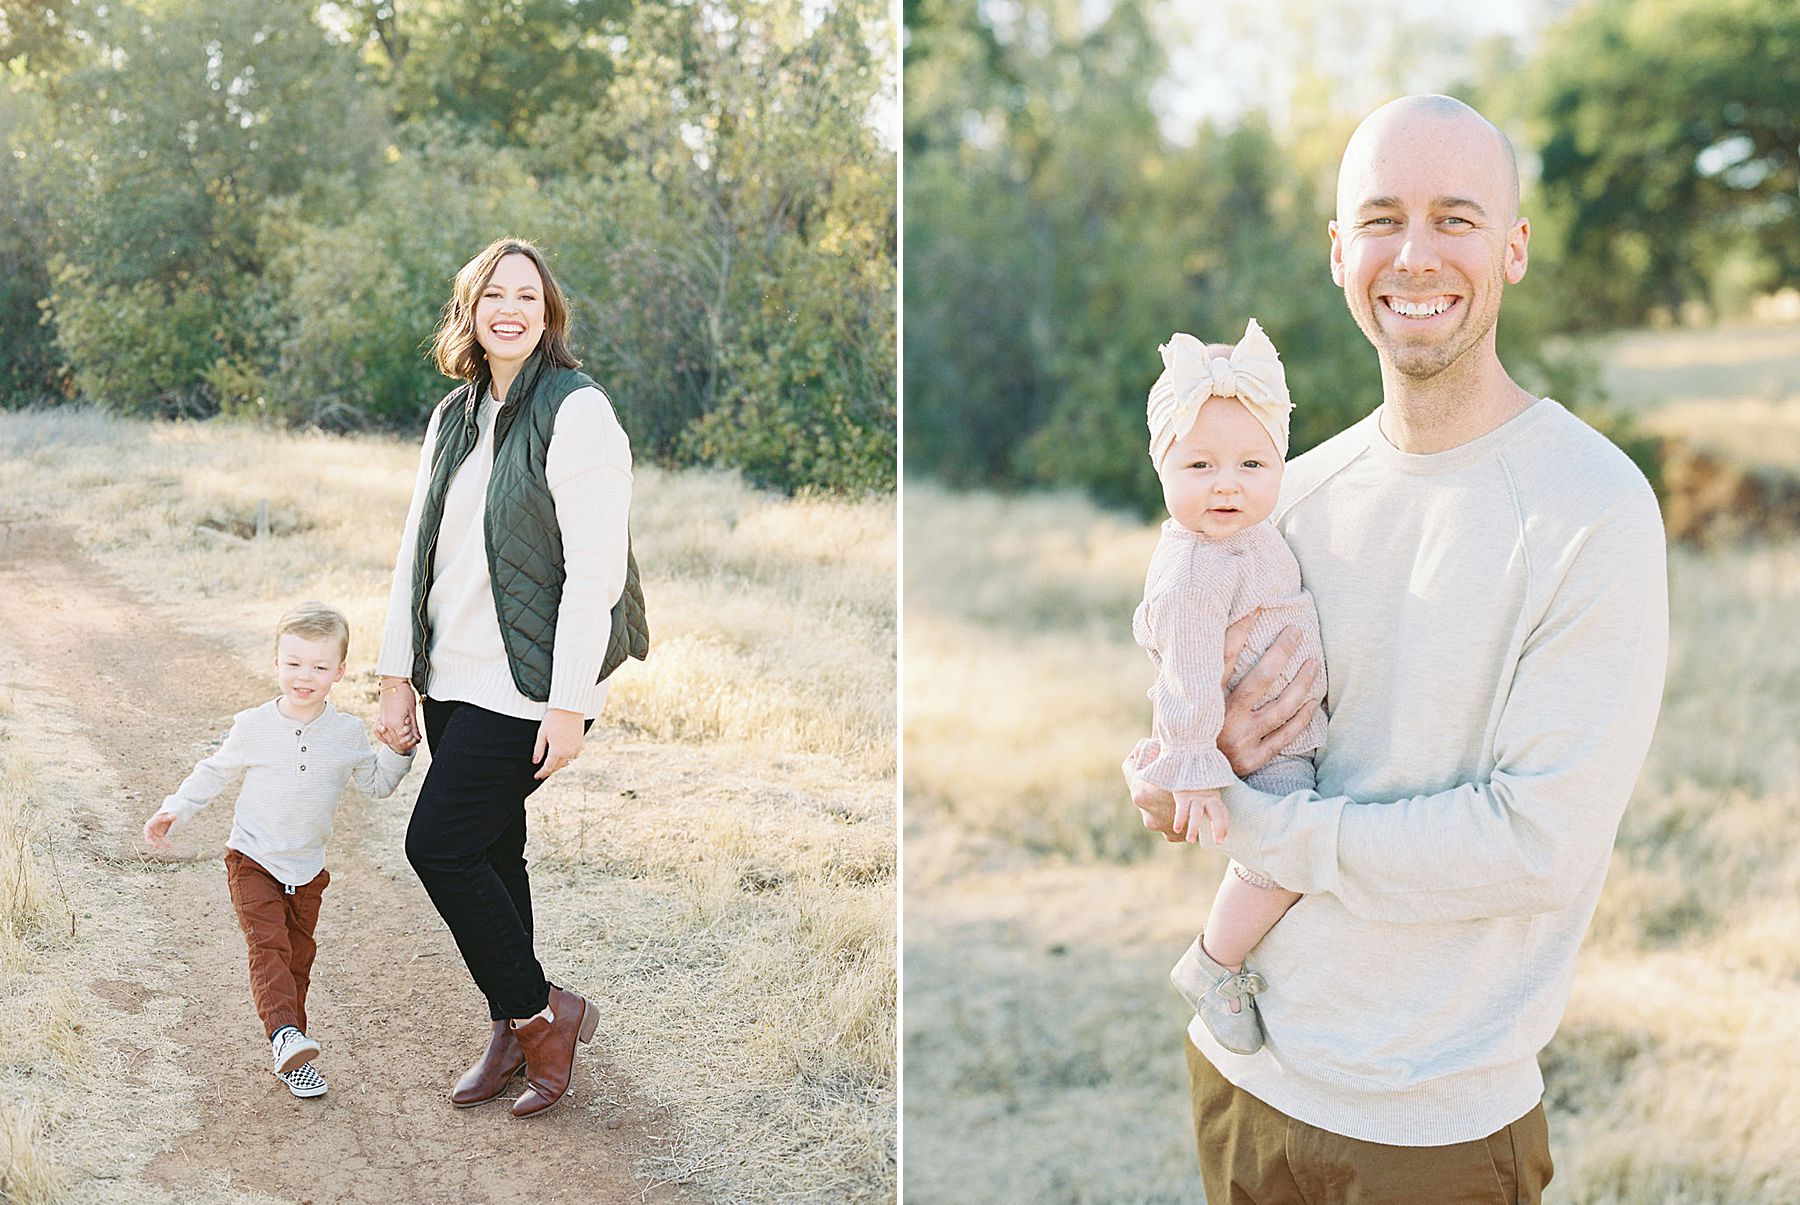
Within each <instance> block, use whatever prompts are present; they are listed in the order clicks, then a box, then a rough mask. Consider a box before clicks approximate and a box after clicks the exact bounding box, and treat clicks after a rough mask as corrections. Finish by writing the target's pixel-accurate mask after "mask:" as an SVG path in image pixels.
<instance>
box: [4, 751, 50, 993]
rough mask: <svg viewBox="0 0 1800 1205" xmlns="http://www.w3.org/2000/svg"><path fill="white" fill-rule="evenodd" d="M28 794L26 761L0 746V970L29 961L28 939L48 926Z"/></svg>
mask: <svg viewBox="0 0 1800 1205" xmlns="http://www.w3.org/2000/svg"><path fill="white" fill-rule="evenodd" d="M30 795H31V767H30V765H29V763H27V762H26V761H25V758H24V756H23V755H22V754H20V753H19V752H18V751H17V750H15V749H5V748H4V745H0V972H6V971H19V970H23V969H24V968H25V967H26V966H28V965H30V962H31V952H30V949H29V947H28V945H27V942H28V941H29V940H30V939H31V938H32V937H33V936H34V935H37V934H41V933H43V932H44V931H45V930H47V929H48V928H49V927H50V917H51V910H52V906H51V898H50V891H49V887H48V874H47V872H46V871H45V870H42V869H40V867H39V858H38V855H37V854H36V853H34V852H33V850H32V842H31V832H30V827H29V819H28V817H27V815H26V808H27V805H28V800H29V799H30Z"/></svg>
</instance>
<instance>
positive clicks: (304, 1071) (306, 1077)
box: [275, 1063, 325, 1097]
mask: <svg viewBox="0 0 1800 1205" xmlns="http://www.w3.org/2000/svg"><path fill="white" fill-rule="evenodd" d="M275 1078H276V1079H278V1080H280V1081H281V1082H282V1083H284V1084H286V1085H287V1090H288V1091H289V1092H292V1093H293V1094H294V1095H295V1096H300V1097H306V1096H323V1095H325V1077H324V1076H322V1075H320V1074H319V1071H318V1068H316V1067H314V1066H313V1065H312V1064H311V1063H301V1064H300V1065H299V1066H298V1067H296V1068H294V1069H293V1070H292V1071H277V1072H276V1073H275Z"/></svg>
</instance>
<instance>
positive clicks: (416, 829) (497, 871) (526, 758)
mask: <svg viewBox="0 0 1800 1205" xmlns="http://www.w3.org/2000/svg"><path fill="white" fill-rule="evenodd" d="M424 711H425V736H426V739H427V740H429V741H430V744H431V769H430V771H429V772H427V773H426V775H425V782H424V784H423V785H421V786H420V788H419V798H418V802H417V803H416V804H415V805H414V806H413V814H412V823H411V824H409V825H408V826H407V829H406V860H407V861H409V862H411V863H412V867H413V870H414V872H415V873H417V874H418V876H419V881H420V882H421V883H423V884H424V885H425V892H426V894H427V895H429V896H430V897H431V902H432V905H433V906H434V907H436V908H437V910H438V915H439V916H441V917H443V918H444V923H445V924H446V925H448V926H450V934H451V936H452V937H454V938H455V939H456V948H457V949H458V950H460V951H461V952H462V957H463V962H464V963H466V964H467V965H468V968H469V974H470V975H471V976H472V977H473V978H474V980H475V986H476V987H478V988H480V989H481V994H482V995H484V996H486V997H487V1001H488V1016H489V1017H490V1018H491V1019H493V1020H495V1021H499V1020H502V1019H503V1018H507V1017H529V1016H532V1015H533V1014H535V1013H539V1012H542V1011H543V1010H544V1007H545V1006H546V1005H547V1004H549V1003H550V984H549V982H548V981H547V980H545V978H544V968H543V967H541V966H540V965H538V960H537V955H536V954H534V953H533V952H532V946H531V880H530V878H529V877H528V876H527V875H526V873H525V800H526V798H527V797H528V796H529V795H530V794H531V793H532V792H533V791H535V790H537V789H538V787H540V786H542V785H543V784H542V783H540V782H539V781H538V780H537V779H535V778H533V777H532V775H533V774H535V773H537V767H536V766H534V765H532V763H531V752H532V746H533V745H534V744H536V743H537V733H538V722H537V721H536V720H521V719H518V718H516V717H514V716H508V715H500V714H499V713H497V712H493V711H488V710H487V709H486V708H482V707H477V706H475V705H474V704H473V703H458V702H440V701H439V700H437V699H426V700H424ZM592 723H593V721H592V720H589V721H588V725H590V726H591V725H592ZM584 730H585V728H584Z"/></svg>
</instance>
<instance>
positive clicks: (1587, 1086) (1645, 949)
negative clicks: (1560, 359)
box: [903, 325, 1800, 1205]
mask: <svg viewBox="0 0 1800 1205" xmlns="http://www.w3.org/2000/svg"><path fill="white" fill-rule="evenodd" d="M1602 354H1604V355H1605V356H1606V369H1607V380H1608V382H1609V385H1610V386H1611V388H1612V391H1613V393H1614V400H1615V402H1616V403H1618V404H1620V405H1621V406H1627V407H1629V408H1630V409H1631V411H1632V412H1633V413H1634V415H1635V416H1636V417H1637V418H1638V419H1639V420H1641V421H1643V422H1644V423H1646V424H1647V425H1649V426H1650V427H1652V428H1653V429H1655V430H1658V431H1661V432H1664V433H1667V434H1671V435H1679V434H1683V433H1686V432H1689V431H1692V432H1694V433H1696V434H1697V433H1699V432H1701V431H1706V432H1708V433H1710V434H1712V435H1716V436H1718V437H1719V438H1720V439H1721V441H1722V443H1723V445H1724V446H1726V447H1728V448H1735V449H1742V450H1746V451H1754V453H1755V454H1756V456H1757V457H1758V458H1759V459H1760V460H1761V461H1762V462H1764V463H1773V464H1777V465H1781V464H1785V467H1786V468H1788V469H1790V470H1796V471H1800V327H1796V326H1793V325H1786V326H1754V325H1743V326H1739V327H1733V328H1729V329H1727V330H1725V331H1723V332H1717V331H1713V332H1707V331H1674V332H1659V333H1656V334H1654V335H1650V334H1644V335H1633V336H1629V337H1626V338H1623V339H1619V340H1615V341H1613V342H1612V343H1610V344H1608V345H1606V347H1605V348H1604V349H1603V353H1602ZM1677 369H1679V371H1678V372H1677V371H1676V370H1677ZM1628 393H1629V396H1627V394H1628ZM1739 418H1742V419H1743V421H1744V423H1748V422H1749V421H1750V420H1752V419H1753V420H1754V421H1755V423H1757V424H1764V425H1760V426H1757V427H1756V428H1755V431H1754V432H1750V431H1747V430H1746V429H1745V428H1744V426H1743V425H1742V424H1740V423H1738V422H1737V421H1735V420H1737V419H1739ZM1782 449H1788V450H1787V451H1783V450H1782ZM1154 543H1155V529H1154V524H1152V523H1148V522H1140V521H1138V520H1137V519H1136V518H1135V517H1128V516H1121V515H1118V514H1116V513H1108V512H1104V511H1101V510H1099V509H1097V508H1095V507H1093V506H1092V505H1090V504H1088V503H1087V502H1085V501H1083V500H1081V499H1078V498H1074V497H1069V496H1058V495H1039V496H1025V497H1014V498H1002V497H998V496H994V495H989V494H954V493H949V492H946V491H943V490H941V489H936V488H932V487H930V486H929V485H920V484H916V483H909V484H908V487H907V495H906V516H905V573H906V580H905V591H906V658H905V670H904V681H903V687H904V691H905V697H906V747H905V762H904V764H905V767H906V770H905V799H906V803H905V847H906V881H905V913H906V942H905V951H904V958H905V985H906V1009H905V1032H904V1035H903V1038H904V1050H905V1059H906V1117H905V1136H906V1185H905V1188H906V1191H905V1199H906V1201H907V1202H909V1203H911V1205H952V1203H956V1202H963V1201H975V1200H980V1201H992V1202H1026V1201H1029V1202H1034V1203H1039V1205H1054V1203H1063V1202H1069V1203H1073V1202H1083V1203H1089V1202H1091V1203H1095V1205H1098V1203H1101V1202H1105V1203H1107V1205H1114V1203H1123V1202H1168V1203H1171V1205H1174V1203H1177V1202H1179V1203H1183V1205H1191V1203H1192V1202H1196V1201H1198V1200H1200V1199H1201V1192H1200V1187H1199V1182H1198V1176H1197V1174H1196V1173H1195V1171H1194V1170H1193V1164H1194V1158H1193V1152H1192V1137H1191V1130H1190V1129H1189V1121H1188V1117H1187V1103H1186V1102H1187V1093H1186V1072H1185V1068H1184V1066H1183V1062H1182V1054H1181V1044H1182V1042H1183V1040H1184V1037H1183V1033H1182V1028H1183V1025H1184V1024H1185V1021H1186V1016H1185V1013H1184V1009H1183V1006H1182V1004H1181V1001H1180V1000H1179V998H1178V997H1177V996H1176V995H1175V993H1174V991H1173V990H1172V989H1171V988H1170V987H1169V984H1168V982H1167V979H1166V973H1167V968H1168V967H1169V965H1170V964H1171V963H1172V962H1173V961H1174V960H1175V958H1176V956H1177V955H1178V954H1179V953H1180V952H1181V950H1182V948H1183V947H1184V946H1185V945H1186V943H1187V942H1188V941H1189V940H1191V938H1192V935H1193V932H1194V930H1195V927H1196V926H1197V924H1198V923H1199V921H1200V920H1201V919H1202V918H1203V916H1204V914H1205V909H1206V907H1207V905H1208V903H1209V902H1210V900H1211V898H1212V893H1213V889H1214V887H1215V885H1216V883H1217V881H1218V876H1219V874H1220V872H1221V871H1222V869H1223V859H1222V858H1221V857H1220V856H1219V855H1216V854H1213V853H1209V852H1207V851H1203V850H1195V849H1191V848H1186V847H1182V846H1169V845H1165V844H1164V843H1163V842H1162V841H1161V840H1160V839H1158V838H1155V837H1153V836H1151V835H1150V834H1146V833H1145V832H1144V831H1143V830H1142V828H1141V827H1140V826H1139V824H1138V820H1137V817H1136V814H1135V813H1134V812H1133V811H1132V810H1131V809H1130V807H1129V806H1128V804H1127V803H1126V800H1125V798H1124V792H1123V788H1122V785H1121V783H1120V781H1119V773H1118V763H1119V760H1120V758H1121V757H1122V756H1123V754H1124V752H1125V751H1126V750H1127V749H1129V748H1130V746H1131V744H1132V742H1133V741H1134V740H1135V739H1136V738H1137V737H1138V736H1140V735H1142V734H1143V733H1144V732H1146V731H1148V724H1149V713H1148V706H1149V705H1148V703H1147V701H1146V700H1145V698H1144V691H1145V688H1146V687H1147V686H1148V685H1149V681H1150V676H1151V674H1150V667H1149V663H1148V661H1147V659H1146V658H1145V656H1144V654H1143V652H1142V650H1140V649H1139V648H1138V647H1137V646H1136V645H1135V644H1134V643H1133V642H1132V638H1131V633H1130V617H1131V612H1132V609H1133V607H1135V606H1136V604H1137V602H1138V600H1139V598H1140V596H1141V591H1142V582H1143V571H1144V566H1145V564H1146V562H1147V559H1148V557H1149V555H1150V551H1151V548H1152V547H1153V545H1154ZM1669 571H1670V588H1671V609H1672V620H1671V622H1672V628H1673V631H1672V649H1671V663H1670V667H1669V675H1668V684H1667V689H1666V693H1665V697H1664V704H1663V710H1662V716H1661V720H1660V726H1659V728H1658V733H1657V737H1656V741H1655V744H1654V747H1653V749H1652V752H1651V755H1650V759H1649V763H1648V765H1647V766H1646V767H1645V770H1644V773H1643V776H1642V778H1641V780H1640V782H1639V785H1638V788H1637V790H1636V793H1635V794H1634V796H1633V799H1632V803H1631V805H1630V807H1629V809H1628V810H1627V812H1626V815H1625V819H1624V823H1623V827H1622V829H1621V832H1620V834H1619V839H1618V843H1617V846H1616V849H1615V852H1614V854H1613V859H1612V866H1611V871H1610V874H1609V878H1608V881H1607V885H1606V890H1605V892H1604V894H1603V895H1602V897H1601V900H1600V906H1599V912H1598V915H1597V917H1596V919H1595V922H1594V925H1593V928H1592V930H1591V932H1590V934H1589V937H1588V939H1587V942H1586V944H1585V946H1584V948H1583V950H1582V953H1581V957H1580V961H1579V964H1578V969H1577V973H1576V981H1575V989H1574V996H1573V999H1572V1000H1571V1002H1570V1004H1569V1007H1568V1011H1567V1013H1566V1015H1565V1017H1564V1020H1563V1023H1562V1027H1561V1029H1560V1031H1559V1033H1558V1035H1557V1037H1556V1039H1555V1041H1554V1042H1553V1043H1552V1044H1551V1045H1550V1047H1549V1048H1548V1049H1547V1050H1546V1051H1545V1053H1544V1055H1543V1057H1542V1064H1543V1067H1544V1072H1545V1077H1546V1081H1547V1093H1546V1106H1547V1109H1548V1111H1549V1116H1550V1124H1551V1137H1552V1143H1553V1149H1554V1154H1555V1158H1556V1177H1555V1181H1554V1183H1553V1184H1552V1185H1551V1187H1550V1192H1549V1196H1548V1197H1547V1198H1546V1199H1547V1200H1552V1201H1556V1202H1567V1203H1576V1205H1640V1203H1646V1202H1655V1203H1662V1202H1694V1203H1705V1205H1743V1203H1748V1202H1767V1203H1769V1205H1777V1203H1787V1202H1794V1201H1800V1137H1797V1135H1800V536H1790V537H1788V538H1786V539H1782V540H1774V541H1768V540H1765V541H1761V542H1754V543H1743V544H1735V545H1727V546H1717V547H1712V548H1709V549H1705V550H1699V549H1695V548H1690V547H1685V546H1676V547H1674V548H1672V549H1671V555H1670V565H1669Z"/></svg>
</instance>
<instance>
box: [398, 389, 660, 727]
mask: <svg viewBox="0 0 1800 1205" xmlns="http://www.w3.org/2000/svg"><path fill="white" fill-rule="evenodd" d="M499 412H500V403H499V402H497V401H496V400H495V399H494V395H493V393H492V392H491V391H490V392H489V393H488V395H487V397H486V398H484V399H482V403H481V407H480V409H479V410H478V411H477V412H476V422H477V425H478V431H479V434H478V436H477V439H476V443H475V447H474V449H473V450H471V451H470V453H469V455H468V458H467V459H465V460H464V461H463V462H462V464H461V465H460V466H459V467H458V468H457V470H456V474H455V476H453V477H452V478H451V479H450V488H449V490H448V492H447V493H446V494H445V495H444V518H443V522H442V524H441V525H440V526H439V528H438V542H437V551H436V552H435V554H434V555H433V559H432V580H431V592H430V595H429V597H428V599H427V600H426V613H427V614H428V615H429V617H430V619H431V681H430V682H415V683H413V686H414V688H415V689H417V690H418V692H419V693H420V694H421V695H430V696H431V697H432V698H434V699H441V700H452V699H454V700H458V701H461V702H464V703H474V704H475V705H476V706H478V707H485V708H487V709H488V710H489V711H496V712H499V713H500V714H501V715H510V716H516V717H517V718H519V719H525V720H538V719H542V718H543V716H544V711H545V709H546V708H547V707H554V708H559V709H562V710H566V711H578V712H580V713H581V714H582V715H585V716H588V717H595V716H598V715H599V714H600V710H601V708H602V707H604V706H605V705H606V684H605V683H604V682H601V683H596V681H595V679H597V678H598V677H599V676H600V666H601V664H602V662H603V661H604V660H605V657H606V642H607V639H608V637H609V636H610V635H611V634H612V608H613V604H614V603H616V602H618V601H619V595H620V594H622V593H624V590H625V548H626V540H627V535H626V527H627V520H628V519H629V517H630V514H631V444H630V441H629V440H628V439H627V438H626V436H625V430H624V428H622V427H620V426H619V420H618V418H617V417H616V416H615V415H614V414H613V408H612V403H611V402H610V401H608V400H607V398H606V395H605V394H604V393H601V392H600V391H599V390H598V389H589V388H583V389H578V390H576V391H575V392H574V393H572V394H570V395H569V396H568V397H567V398H566V399H564V401H563V404H562V406H561V408H560V409H558V410H557V412H556V428H555V431H554V433H553V434H552V436H551V439H550V446H549V449H548V450H547V451H546V452H545V454H544V461H545V465H544V475H545V479H546V481H547V483H548V484H549V486H550V497H551V500H552V501H553V502H554V503H555V506H556V521H557V524H558V526H560V527H561V528H562V537H563V568H564V569H565V570H566V572H567V574H568V576H567V578H566V579H565V580H564V582H563V593H562V604H561V607H560V609H559V611H558V613H557V617H556V643H555V646H554V647H553V648H552V649H551V660H550V701H549V702H548V704H545V703H538V702H535V701H533V700H531V699H528V698H526V697H525V696H524V695H523V694H521V693H520V692H519V688H518V686H517V685H516V684H515V683H514V682H513V677H512V668H511V665H510V663H509V662H508V661H507V659H506V646H505V645H504V644H503V643H502V642H501V638H500V620H499V617H498V616H497V615H496V613H495V611H494V587H493V580H492V578H491V577H490V575H489V573H488V555H487V536H486V534H485V532H484V530H483V526H482V523H483V518H484V516H485V514H486V510H487V490H488V481H489V479H490V478H491V477H492V475H493V469H494V417H495V415H497V414H498V413H499ZM442 414H443V408H442V407H439V408H438V409H437V410H436V411H434V412H433V413H432V416H431V422H430V423H429V424H428V425H427V426H426V428H425V444H424V447H423V449H422V450H421V451H420V453H419V474H418V478H417V479H416V481H415V482H414V484H413V496H412V504H411V505H410V506H409V507H408V508H407V512H406V524H405V526H404V527H403V528H402V529H401V533H400V551H399V553H398V555H397V556H396V558H395V561H394V578H393V584H392V586H391V588H390V590H389V594H388V613H387V626H386V628H385V630H384V631H383V633H382V637H381V656H380V657H379V658H378V659H377V661H376V665H377V668H378V669H379V672H381V673H382V674H386V675H392V676H393V677H397V678H410V677H411V676H412V672H413V637H412V619H411V614H410V611H409V607H410V605H411V601H412V568H413V550H414V549H415V548H416V547H417V546H418V541H419V515H420V512H421V511H422V510H423V509H424V506H425V491H426V489H427V487H428V486H429V485H430V483H431V456H432V450H433V449H434V448H435V447H436V446H437V432H438V421H439V419H440V417H441V416H442Z"/></svg>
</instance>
